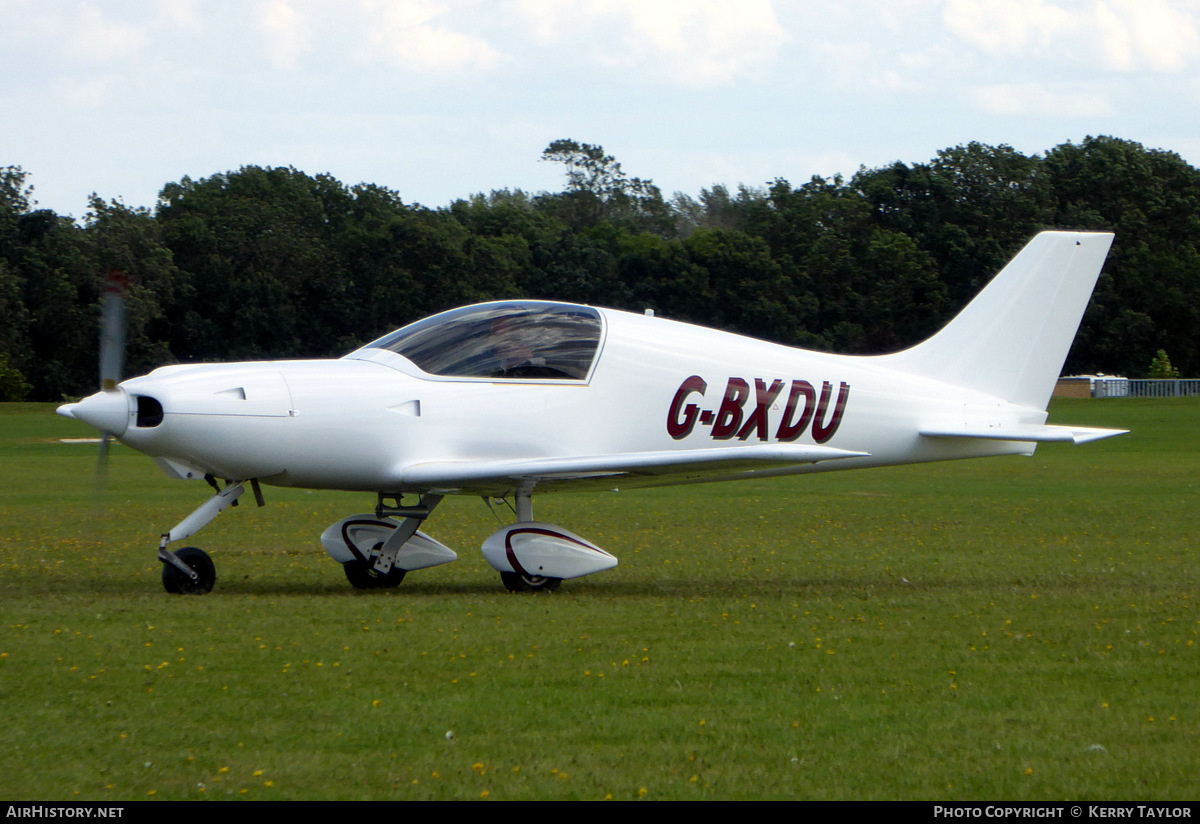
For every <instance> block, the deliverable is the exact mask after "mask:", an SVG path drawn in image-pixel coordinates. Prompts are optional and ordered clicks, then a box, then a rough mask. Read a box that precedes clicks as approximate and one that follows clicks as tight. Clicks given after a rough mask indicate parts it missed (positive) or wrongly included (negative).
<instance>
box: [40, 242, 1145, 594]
mask: <svg viewBox="0 0 1200 824" xmlns="http://www.w3.org/2000/svg"><path fill="white" fill-rule="evenodd" d="M1111 243H1112V235H1109V234H1093V233H1067V232H1046V233H1043V234H1040V235H1038V236H1037V237H1035V238H1034V239H1033V240H1032V241H1031V242H1030V243H1029V244H1028V245H1027V246H1026V247H1025V248H1024V250H1023V251H1021V252H1020V253H1019V254H1018V255H1017V256H1016V258H1014V259H1013V260H1012V262H1010V263H1009V264H1008V265H1007V266H1006V267H1005V268H1004V270H1003V271H1002V272H1000V274H999V275H997V276H996V278H995V279H994V280H993V281H992V282H991V283H990V284H989V285H988V286H987V287H986V288H985V289H984V290H983V291H982V292H981V293H980V294H979V295H978V296H977V297H976V298H975V299H974V300H973V301H972V302H971V303H970V304H969V305H968V306H967V307H966V308H965V309H963V311H962V312H961V313H960V314H959V315H958V316H957V317H956V318H954V320H952V321H951V322H950V323H949V324H948V325H947V326H946V327H945V328H943V329H942V330H941V331H940V332H938V333H937V334H935V335H934V336H933V337H931V338H929V339H928V340H926V341H925V342H923V343H921V344H918V345H917V346H914V347H913V348H911V349H907V350H905V351H902V352H898V353H895V354H891V355H880V356H869V357H863V356H845V355H831V354H822V353H817V352H809V351H804V350H800V349H794V348H790V347H787V346H780V345H777V344H773V343H766V342H763V341H758V340H754V339H751V338H747V337H742V336H740V335H735V334H730V333H728V332H720V331H716V330H713V329H706V328H702V327H698V326H693V325H689V324H685V323H678V322H673V321H670V320H664V319H662V318H657V317H653V316H652V315H651V314H650V313H647V314H646V315H638V314H631V313H628V312H620V311H614V310H611V309H598V308H593V307H590V306H578V305H573V304H565V303H555V302H546V301H534V300H512V301H501V302H496V303H485V304H480V305H476V306H468V307H465V308H461V309H455V310H452V311H449V312H444V313H442V314H439V315H435V316H433V317H430V318H426V319H424V320H421V321H418V322H416V323H413V324H410V325H409V326H406V327H404V328H403V329H400V330H398V331H396V332H393V333H391V334H390V335H387V336H386V337H383V338H380V339H379V340H376V341H374V342H373V343H370V344H367V345H366V346H364V347H362V348H361V349H359V350H357V351H355V352H351V353H350V354H349V355H346V356H345V357H343V358H340V359H337V360H310V361H272V362H261V363H232V364H200V365H179V366H164V367H162V368H160V369H156V370H154V371H153V372H151V373H150V374H149V375H145V376H143V377H139V378H133V379H131V380H127V381H124V382H123V383H120V384H119V385H118V384H117V382H116V379H115V375H116V374H117V373H118V372H119V370H120V365H119V353H118V354H114V353H113V350H114V349H118V350H119V347H120V343H119V340H120V338H121V336H122V333H121V332H120V326H121V320H120V316H121V309H120V306H119V301H118V300H116V299H113V300H111V301H110V304H111V306H109V307H106V310H105V329H107V330H108V332H107V333H106V334H102V339H103V340H104V341H106V342H105V343H103V344H102V353H101V354H102V362H106V365H103V366H102V368H101V372H102V381H103V385H104V386H105V388H104V389H103V390H102V391H101V392H98V393H97V394H95V395H92V396H90V397H88V398H85V399H84V400H82V401H80V402H79V403H72V404H67V405H65V406H62V407H60V408H59V410H58V412H59V414H61V415H65V416H66V417H69V418H75V419H77V420H80V421H84V422H86V423H88V424H90V425H91V426H93V427H95V428H96V429H98V430H99V431H100V432H101V433H103V434H104V436H105V437H104V441H105V443H107V441H108V439H109V438H110V437H114V438H117V439H119V440H120V441H121V442H122V443H124V444H126V445H128V446H130V447H132V448H133V449H136V450H138V451H139V452H143V453H145V454H146V455H149V456H150V457H152V458H153V459H154V460H155V461H156V462H157V463H158V464H159V466H161V467H162V468H163V469H164V470H166V472H167V474H169V475H171V476H172V477H174V478H182V479H189V478H204V479H206V480H207V481H208V483H209V484H210V485H211V486H212V487H213V488H214V489H215V490H216V494H214V495H213V496H212V497H211V498H210V499H208V500H207V501H206V502H205V503H203V504H202V505H201V506H200V507H198V508H197V509H196V510H195V511H194V512H193V513H192V514H191V515H189V516H188V517H186V518H184V519H183V521H181V522H180V523H179V524H178V525H177V526H175V527H174V528H173V529H171V530H170V531H169V532H167V533H166V534H164V535H163V536H162V540H161V541H160V544H159V550H158V557H159V560H160V561H162V563H163V583H164V585H165V587H166V588H167V590H168V591H170V592H186V593H203V592H208V591H209V590H211V589H212V587H213V583H214V581H215V579H216V573H215V568H214V566H213V563H212V561H211V559H210V558H209V557H208V555H207V554H206V553H205V552H204V551H202V550H200V549H197V548H195V547H187V548H184V549H180V550H178V551H172V550H170V549H168V546H169V545H170V544H172V543H174V542H176V541H180V540H182V539H184V538H187V537H190V536H191V535H192V534H194V533H195V532H197V531H198V530H199V529H201V528H202V527H204V526H205V525H206V524H208V523H209V522H210V521H212V520H213V518H215V517H216V516H217V514H218V513H220V512H221V511H222V510H224V509H225V508H226V507H228V506H229V505H230V504H233V503H234V502H235V501H236V500H237V499H238V497H239V496H240V495H241V494H242V493H243V492H244V490H245V487H246V485H249V486H250V488H251V489H252V490H253V492H254V495H255V497H256V499H257V501H258V504H259V505H260V506H262V505H263V496H262V491H261V486H260V484H272V485H276V486H292V487H305V488H312V489H339V490H352V491H361V492H368V493H375V494H376V496H377V499H376V500H377V504H376V507H375V511H374V512H373V513H366V514H356V515H351V516H350V517H348V518H344V519H342V520H340V521H338V522H337V523H335V524H332V525H331V526H330V527H329V528H328V529H327V530H325V533H324V534H323V535H322V536H321V542H322V544H323V545H324V547H325V549H326V551H327V552H328V553H329V555H330V556H332V557H333V558H334V560H336V561H339V562H340V563H341V564H342V565H343V566H344V569H345V573H346V576H347V578H349V580H350V582H351V583H352V584H353V585H354V586H356V587H360V588H372V587H392V586H395V585H396V584H398V583H400V581H401V580H402V579H403V578H404V575H405V573H406V572H407V571H410V570H415V569H422V568H424V567H428V566H434V565H436V564H441V563H446V562H448V561H453V560H455V558H456V557H457V556H456V554H455V553H454V552H453V551H452V550H451V549H449V548H448V547H446V546H444V545H442V544H441V543H439V542H438V541H436V540H435V539H433V538H431V537H430V536H429V535H426V534H425V533H424V532H421V531H418V527H420V526H421V524H422V522H423V521H424V520H425V519H426V518H427V517H428V516H429V514H430V512H432V511H433V508H434V507H435V506H436V505H437V503H438V502H439V501H440V500H441V499H442V498H443V496H445V495H452V494H469V495H478V496H482V497H483V498H484V499H485V501H488V502H489V505H490V502H491V501H492V500H493V499H504V500H506V501H510V502H511V504H512V505H513V510H514V513H515V516H516V522H515V523H513V524H511V525H509V526H506V527H504V528H502V529H500V530H499V531H497V532H496V533H495V534H493V535H491V536H490V537H489V538H488V539H487V540H486V541H484V543H483V554H484V557H485V558H486V559H487V561H488V563H489V564H491V566H492V567H493V568H494V569H496V570H497V571H498V572H499V573H500V576H501V578H502V580H503V583H504V584H505V586H507V587H508V588H509V589H510V590H514V591H522V590H523V591H536V590H543V589H545V590H552V589H555V588H557V586H558V584H559V583H560V581H561V580H562V579H563V578H577V577H580V576H583V575H588V574H591V573H594V572H599V571H601V570H604V569H609V568H611V567H613V566H616V564H617V559H616V558H615V557H613V556H612V555H610V554H609V553H608V552H606V551H604V550H603V549H601V548H600V547H598V546H596V545H595V544H593V543H591V542H590V541H588V540H586V539H584V538H581V537H579V536H578V535H575V534H573V533H571V532H569V531H567V530H566V529H563V528H562V527H559V526H556V525H553V524H548V523H541V522H538V521H535V520H534V517H533V505H532V499H533V494H534V492H535V491H536V492H539V493H541V492H551V491H560V490H585V489H612V488H614V487H620V488H631V487H641V486H656V485H667V484H684V483H694V482H700V481H729V480H735V479H742V478H763V477H771V476H780V475H795V474H800V473H807V472H824V471H833V470H842V469H863V468H867V467H875V466H888V465H893V464H907V463H919V462H925V461H944V460H952V459H958V458H973V457H981V456H990V455H1009V454H1025V455H1030V454H1033V451H1034V449H1035V448H1036V446H1037V444H1038V443H1041V442H1044V441H1050V442H1059V441H1061V442H1071V443H1083V442H1086V441H1092V440H1097V439H1099V438H1106V437H1109V436H1112V435H1118V434H1121V433H1122V432H1124V431H1125V430H1114V429H1096V428H1080V427H1070V426H1051V425H1047V424H1046V405H1047V403H1048V401H1049V399H1050V394H1051V392H1052V390H1053V388H1054V384H1055V381H1056V379H1057V377H1058V374H1059V371H1060V370H1061V368H1062V364H1063V361H1064V360H1065V358H1066V355H1067V350H1068V349H1069V347H1070V345H1071V342H1072V340H1073V339H1074V337H1075V332H1076V330H1077V328H1078V326H1079V322H1080V319H1081V317H1082V315H1083V311H1084V308H1085V307H1086V305H1087V303H1088V300H1089V298H1090V296H1091V293H1092V289H1093V287H1094V285H1095V282H1096V278H1097V277H1098V275H1099V273H1100V267H1101V266H1102V265H1103V263H1104V259H1105V257H1106V255H1107V253H1108V249H1109V246H1110V245H1111ZM218 480H220V481H223V485H222V484H220V483H218Z"/></svg>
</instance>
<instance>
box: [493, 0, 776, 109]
mask: <svg viewBox="0 0 1200 824" xmlns="http://www.w3.org/2000/svg"><path fill="white" fill-rule="evenodd" d="M517 8H518V9H520V11H521V12H522V13H523V14H524V16H525V18H526V20H527V21H528V22H529V23H530V24H532V26H533V31H534V33H535V35H536V37H537V38H538V39H540V40H541V41H543V42H552V41H556V40H571V39H572V38H575V39H580V40H582V39H584V38H586V39H587V41H588V43H587V46H586V48H587V49H588V51H589V52H590V53H591V55H592V58H593V59H594V60H597V61H598V62H601V63H605V64H609V65H627V66H636V67H644V66H650V67H652V68H654V69H655V70H656V71H657V72H658V73H660V74H664V75H666V76H668V77H669V78H671V79H672V80H674V81H676V82H679V83H682V84H684V85H688V86H696V87H702V88H703V87H711V86H716V85H722V84H726V83H729V82H731V81H733V80H735V79H737V78H739V77H744V76H746V75H750V74H753V73H754V72H755V71H756V70H758V69H759V68H760V67H761V66H763V65H764V64H766V63H769V62H770V61H771V60H772V59H773V58H774V57H775V55H776V53H777V52H778V51H779V49H780V48H781V47H782V46H783V45H784V44H785V43H786V42H787V41H788V39H789V38H788V35H787V32H786V31H784V28H783V26H782V25H780V23H779V20H778V19H777V17H776V15H775V9H774V6H773V5H772V3H771V0H741V2H737V3H732V2H728V0H691V2H687V3H679V2H676V0H557V2H552V0H518V4H517ZM606 27H611V28H613V29H615V31H611V32H610V31H608V30H607V29H606ZM597 43H599V44H601V45H597Z"/></svg>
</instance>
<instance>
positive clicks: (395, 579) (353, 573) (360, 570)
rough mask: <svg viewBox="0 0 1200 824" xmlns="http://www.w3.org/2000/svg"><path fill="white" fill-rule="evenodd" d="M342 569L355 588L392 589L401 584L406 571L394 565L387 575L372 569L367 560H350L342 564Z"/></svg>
mask: <svg viewBox="0 0 1200 824" xmlns="http://www.w3.org/2000/svg"><path fill="white" fill-rule="evenodd" d="M342 569H343V570H344V571H345V573H346V580H347V581H349V582H350V583H351V584H352V585H353V586H354V588H355V589H391V588H392V587H397V586H400V582H401V581H403V580H404V573H405V570H403V569H401V568H400V567H392V569H391V571H390V572H388V573H387V574H386V575H385V574H383V573H380V572H377V571H376V570H374V569H372V568H371V565H370V564H368V563H367V562H366V561H348V562H346V563H344V564H342Z"/></svg>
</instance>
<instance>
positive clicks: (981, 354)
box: [883, 232, 1113, 410]
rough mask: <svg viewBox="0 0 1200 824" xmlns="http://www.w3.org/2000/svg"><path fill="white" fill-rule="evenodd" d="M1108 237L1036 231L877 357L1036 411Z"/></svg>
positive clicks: (1070, 335) (1056, 370) (1093, 279)
mask: <svg viewBox="0 0 1200 824" xmlns="http://www.w3.org/2000/svg"><path fill="white" fill-rule="evenodd" d="M1112 241H1113V236H1112V235H1111V234H1099V233H1084V232H1042V233H1041V234H1039V235H1037V236H1036V237H1035V238H1034V239H1033V240H1031V241H1029V243H1028V244H1027V245H1026V246H1025V248H1024V249H1022V250H1021V252H1020V253H1019V254H1018V255H1017V256H1016V257H1015V258H1013V259H1012V260H1011V261H1010V262H1009V264H1008V265H1007V266H1005V267H1004V269H1003V270H1001V272H1000V274H998V275H996V277H995V278H994V279H993V280H992V282H991V283H989V284H988V285H987V286H986V287H985V288H984V290H983V291H982V292H980V293H979V294H978V295H977V296H976V297H975V299H974V300H972V301H971V302H970V303H969V304H967V307H966V308H965V309H963V310H962V312H960V313H959V314H958V315H957V316H956V317H955V318H954V320H952V321H950V323H948V324H947V325H946V326H945V327H944V328H943V329H942V330H941V331H940V332H938V333H937V334H935V335H934V336H933V337H931V338H929V339H928V340H926V341H925V342H924V343H920V344H917V345H916V346H914V347H913V348H911V349H907V350H905V351H903V352H898V353H896V354H894V355H885V356H884V357H883V360H884V361H886V362H887V363H888V365H889V366H891V367H893V368H895V369H899V370H901V371H904V372H908V373H910V374H915V375H921V376H924V377H928V378H932V379H935V380H939V381H943V382H946V383H953V384H956V385H959V386H964V387H967V388H969V389H974V390H978V391H980V392H986V393H987V394H990V395H995V396H998V397H1001V398H1004V399H1005V400H1007V401H1010V402H1012V403H1015V404H1020V405H1022V406H1028V407H1034V408H1037V409H1043V410H1044V409H1045V408H1046V404H1047V403H1049V401H1050V395H1051V393H1052V392H1053V391H1054V384H1055V382H1056V381H1057V379H1058V375H1059V372H1060V371H1061V370H1062V365H1063V362H1064V361H1065V360H1066V359H1067V352H1068V351H1069V350H1070V348H1071V342H1072V341H1073V340H1074V339H1075V333H1076V332H1077V331H1078V329H1079V322H1080V320H1082V318H1083V311H1084V309H1086V308H1087V304H1088V300H1089V299H1090V298H1091V295H1092V289H1094V288H1095V286H1096V279H1097V278H1098V277H1099V275H1100V267H1101V266H1103V265H1104V259H1105V257H1106V256H1107V255H1108V249H1109V247H1110V246H1111V245H1112Z"/></svg>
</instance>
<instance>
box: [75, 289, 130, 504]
mask: <svg viewBox="0 0 1200 824" xmlns="http://www.w3.org/2000/svg"><path fill="white" fill-rule="evenodd" d="M128 291H129V276H128V275H126V274H125V273H124V272H122V271H121V270H120V269H110V270H109V272H108V281H107V282H106V283H105V285H104V304H103V306H101V310H100V311H101V315H100V389H101V390H103V391H104V392H105V393H117V384H118V383H120V382H121V372H122V370H123V369H124V368H125V329H126V325H127V322H128V317H127V313H126V310H125V295H126V293H127V292H128ZM117 394H120V393H117ZM103 397H105V398H113V397H115V396H114V395H111V394H105V395H104V396H103ZM122 400H123V396H122ZM77 406H78V405H77ZM121 431H122V432H124V431H125V430H124V427H121ZM101 433H102V436H101V438H100V453H99V455H98V457H97V459H96V483H95V491H96V494H97V495H101V494H103V493H104V489H105V486H106V485H107V484H108V444H109V441H111V440H112V433H111V431H109V428H108V427H105V428H102V429H101Z"/></svg>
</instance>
